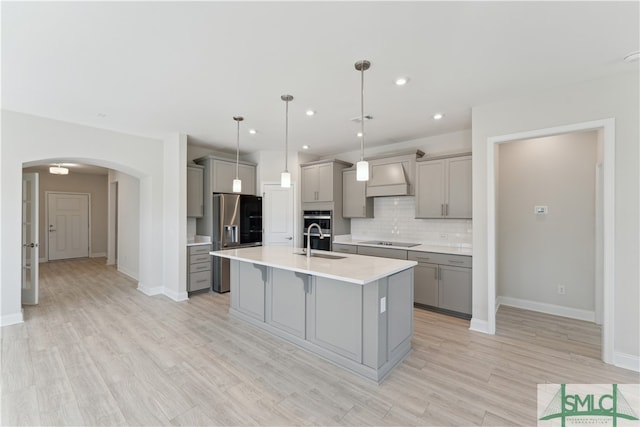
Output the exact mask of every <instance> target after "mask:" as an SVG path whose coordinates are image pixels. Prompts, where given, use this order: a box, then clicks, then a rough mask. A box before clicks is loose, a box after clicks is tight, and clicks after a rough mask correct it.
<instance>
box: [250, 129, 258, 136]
mask: <svg viewBox="0 0 640 427" xmlns="http://www.w3.org/2000/svg"><path fill="white" fill-rule="evenodd" d="M249 133H250V134H251V135H255V134H256V133H258V131H257V130H255V129H249Z"/></svg>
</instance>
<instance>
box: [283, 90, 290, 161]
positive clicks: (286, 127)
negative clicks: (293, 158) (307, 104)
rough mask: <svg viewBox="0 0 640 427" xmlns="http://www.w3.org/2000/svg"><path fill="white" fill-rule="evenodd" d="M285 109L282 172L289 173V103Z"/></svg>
mask: <svg viewBox="0 0 640 427" xmlns="http://www.w3.org/2000/svg"><path fill="white" fill-rule="evenodd" d="M285 104H286V107H285V120H284V171H285V172H289V101H287V102H286V103H285Z"/></svg>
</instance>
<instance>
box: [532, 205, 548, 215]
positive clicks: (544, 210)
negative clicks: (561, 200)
mask: <svg viewBox="0 0 640 427" xmlns="http://www.w3.org/2000/svg"><path fill="white" fill-rule="evenodd" d="M533 213H535V214H536V215H546V214H548V213H549V206H534V208H533Z"/></svg>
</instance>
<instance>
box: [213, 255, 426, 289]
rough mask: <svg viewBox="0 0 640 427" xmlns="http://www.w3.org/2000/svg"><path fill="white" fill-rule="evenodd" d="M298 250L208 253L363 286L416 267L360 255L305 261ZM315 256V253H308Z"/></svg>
mask: <svg viewBox="0 0 640 427" xmlns="http://www.w3.org/2000/svg"><path fill="white" fill-rule="evenodd" d="M301 251H302V249H301V248H289V247H282V246H257V247H251V248H241V249H226V250H222V251H213V252H209V253H210V254H211V255H213V256H219V257H222V258H229V259H235V260H238V261H245V262H251V263H254V264H260V265H266V266H268V267H275V268H281V269H283V270H290V271H296V272H299V273H305V274H311V275H314V276H320V277H326V278H328V279H334V280H342V281H345V282H350V283H355V284H359V285H364V284H367V283H369V282H373V281H375V280H378V279H381V278H383V277H387V276H390V275H392V274H394V273H398V272H400V271H402V270H406V269H407V268H411V267H413V266H415V265H417V263H416V262H415V261H405V260H399V259H388V258H378V257H370V256H364V255H353V254H343V253H338V252H327V251H317V252H318V253H320V254H330V255H336V256H340V257H343V258H342V259H326V258H319V257H311V258H307V256H306V255H298V254H299V253H300V252H301ZM312 253H316V251H312Z"/></svg>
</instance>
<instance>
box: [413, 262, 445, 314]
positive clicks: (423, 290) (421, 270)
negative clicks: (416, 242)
mask: <svg viewBox="0 0 640 427" xmlns="http://www.w3.org/2000/svg"><path fill="white" fill-rule="evenodd" d="M414 275H415V283H414V290H413V301H414V302H416V303H418V304H424V305H430V306H432V307H437V306H438V304H439V302H438V265H437V264H428V263H424V262H420V261H418V265H417V266H415V267H414Z"/></svg>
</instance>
